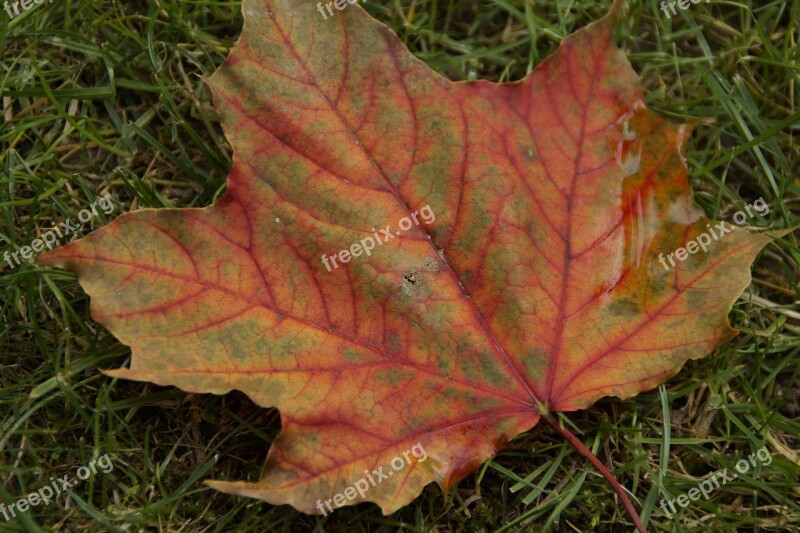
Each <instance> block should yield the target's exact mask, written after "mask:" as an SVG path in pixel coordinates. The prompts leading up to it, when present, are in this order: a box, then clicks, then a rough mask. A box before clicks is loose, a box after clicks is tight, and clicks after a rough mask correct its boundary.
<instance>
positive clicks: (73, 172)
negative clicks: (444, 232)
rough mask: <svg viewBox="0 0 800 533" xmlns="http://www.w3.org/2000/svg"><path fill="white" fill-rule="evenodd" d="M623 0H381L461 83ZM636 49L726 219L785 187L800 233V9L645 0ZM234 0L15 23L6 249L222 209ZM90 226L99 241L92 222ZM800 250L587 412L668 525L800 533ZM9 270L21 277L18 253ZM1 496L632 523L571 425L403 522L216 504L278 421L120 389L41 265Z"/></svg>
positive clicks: (5, 143) (298, 521) (3, 129)
mask: <svg viewBox="0 0 800 533" xmlns="http://www.w3.org/2000/svg"><path fill="white" fill-rule="evenodd" d="M609 3H610V2H609V1H608V0H587V1H582V2H577V1H567V0H558V1H540V2H535V3H534V2H532V1H526V0H417V1H415V2H412V1H410V0H396V1H395V0H393V1H387V2H383V3H379V2H376V1H370V2H368V3H367V4H368V5H367V9H368V10H369V12H370V13H371V14H372V15H374V16H375V17H377V18H378V19H380V20H382V21H385V22H386V23H387V24H388V25H389V26H390V27H392V28H393V29H394V30H395V31H396V32H397V33H398V34H399V35H400V37H401V38H402V39H403V41H404V42H405V43H406V44H407V45H408V46H409V48H410V49H411V50H412V51H413V52H414V53H415V54H416V55H417V56H418V57H420V58H421V59H422V60H424V61H425V62H426V63H428V64H429V65H430V66H431V67H433V68H435V69H437V70H438V71H440V72H442V73H443V74H445V75H446V76H448V77H450V78H451V79H455V80H465V79H490V80H495V81H509V80H517V79H520V78H521V77H522V76H524V75H525V74H526V73H527V72H528V71H529V70H530V69H532V68H533V67H534V66H535V65H537V64H538V63H539V62H540V61H542V60H543V59H544V58H545V57H547V55H548V54H549V53H550V52H551V51H553V50H554V49H555V48H556V47H557V46H558V43H559V42H560V40H561V39H562V38H563V37H564V36H566V35H567V34H569V33H570V32H571V31H573V30H575V29H577V28H579V27H582V26H583V25H585V24H587V23H588V22H590V21H591V20H595V19H596V18H598V17H599V16H600V15H601V14H602V13H604V12H605V11H606V10H607V8H608V6H609ZM632 4H635V5H633V6H632V7H631V9H630V11H629V16H628V17H627V18H626V21H625V24H624V27H623V28H622V29H621V30H620V42H621V43H622V45H623V46H624V48H625V49H626V51H627V52H628V54H629V57H630V59H631V61H632V63H633V64H634V67H635V68H636V70H637V71H638V72H639V73H640V75H641V78H642V82H643V84H644V87H645V92H646V98H647V103H648V105H649V106H651V107H652V108H654V109H656V110H658V111H659V112H661V113H663V114H664V115H666V116H668V117H671V118H674V119H675V120H677V121H690V122H693V123H695V124H696V125H697V126H696V129H695V133H694V135H693V138H692V141H691V145H690V149H689V150H688V153H687V157H688V162H689V166H690V170H691V172H690V175H691V183H692V186H693V188H694V190H695V191H696V198H697V200H698V202H699V203H700V204H701V205H702V206H703V208H704V209H705V210H706V212H707V213H708V214H709V215H710V216H712V217H715V218H719V217H725V216H730V215H731V214H732V213H733V212H734V211H736V210H737V209H740V208H742V207H743V206H744V205H745V204H746V203H751V202H753V201H754V200H755V199H757V198H759V197H763V198H764V199H765V200H766V201H767V203H768V204H769V205H770V206H771V207H772V209H771V211H770V213H769V215H768V216H766V217H762V218H759V219H758V220H757V224H758V225H759V226H763V227H773V228H795V227H797V226H798V224H799V223H800V216H799V215H800V195H799V194H798V190H799V189H800V187H799V186H800V181H799V180H798V169H800V144H799V143H797V142H796V137H795V136H796V135H797V134H798V133H800V131H799V130H800V111H798V105H797V104H798V95H797V87H796V85H797V81H798V79H800V67H798V65H799V64H800V61H799V60H800V52H799V51H798V50H799V49H798V47H797V38H798V28H800V24H799V23H800V0H786V1H764V0H760V1H758V2H756V1H755V0H741V1H714V2H712V3H710V4H708V3H705V2H701V3H699V4H698V5H694V4H691V3H690V4H689V5H690V7H689V9H687V10H685V11H681V12H680V13H679V15H678V16H676V17H673V18H672V19H671V20H667V19H666V18H665V17H664V16H663V14H662V13H661V11H660V10H659V6H658V3H657V2H655V1H652V0H646V1H644V2H642V3H639V2H632ZM239 7H240V3H239V2H236V1H227V2H223V1H212V0H194V1H175V2H164V1H161V0H153V1H150V2H142V1H133V2H121V1H109V0H83V1H77V2H76V1H73V0H55V1H54V2H53V3H52V4H50V3H47V2H45V3H44V4H42V5H35V4H34V8H33V9H31V10H30V11H28V12H26V13H24V14H23V15H20V16H19V17H15V18H14V19H13V20H9V18H8V16H7V15H6V14H5V13H4V12H1V11H0V24H2V26H0V46H2V50H3V55H2V69H0V93H1V94H2V110H0V112H2V117H3V118H2V126H0V167H1V168H2V174H1V175H0V185H1V186H0V238H2V245H1V247H0V253H2V252H4V251H12V252H13V251H16V250H19V248H20V247H22V246H24V245H28V244H29V243H31V241H33V240H34V239H35V238H37V237H38V236H40V235H41V234H42V233H43V232H45V231H47V230H48V228H50V227H51V226H53V225H56V224H59V223H61V222H63V221H65V220H67V219H72V220H76V219H77V217H78V213H79V211H80V210H81V209H83V208H85V207H86V206H87V205H88V204H90V203H92V202H94V201H95V200H96V199H97V198H98V197H99V196H102V195H103V194H105V193H107V192H110V193H111V194H112V195H113V197H114V198H115V199H116V210H115V212H114V213H112V214H111V215H110V216H105V215H103V214H101V215H100V216H98V217H96V218H94V219H93V220H92V221H91V223H90V224H86V225H85V226H86V227H83V228H81V229H80V230H79V231H78V232H76V233H75V234H73V236H80V235H83V234H85V233H87V232H89V231H90V230H91V228H94V227H99V226H102V225H104V224H106V223H108V222H109V220H110V219H111V218H113V217H114V216H116V215H118V214H119V213H121V212H126V211H133V210H136V209H141V208H145V207H166V206H179V207H190V206H204V205H208V204H210V203H211V202H213V201H214V199H215V198H217V197H218V196H219V195H220V194H221V193H222V192H223V191H224V188H225V177H226V175H227V171H228V169H229V167H230V163H231V161H230V150H229V148H228V145H227V143H226V141H225V139H224V137H223V135H222V133H221V130H220V128H219V125H218V123H217V120H216V117H215V113H214V110H213V108H212V106H211V103H210V94H209V90H208V88H207V87H206V86H205V85H204V83H203V81H202V78H201V77H202V76H208V75H210V74H211V73H212V72H213V71H214V70H215V68H216V67H217V66H218V65H219V64H220V63H221V62H222V60H223V59H224V58H225V56H226V54H227V52H228V51H229V50H230V48H231V46H232V44H233V43H234V41H235V39H236V36H237V35H238V32H239V31H240V29H241V24H242V20H241V16H240V14H239ZM90 226H91V227H90ZM798 259H800V250H798V247H797V240H796V234H795V233H790V234H788V235H787V236H786V237H784V238H782V239H779V240H777V241H776V242H775V243H774V244H772V245H770V246H769V247H768V248H767V249H766V250H765V251H764V252H763V253H762V254H761V256H760V257H759V259H758V260H757V261H756V263H755V264H754V266H753V283H752V285H751V286H750V288H749V289H748V290H747V291H746V293H745V295H744V296H743V297H742V298H741V300H740V301H739V302H738V303H737V304H736V305H735V306H734V309H733V311H732V312H731V321H732V323H733V324H734V326H735V327H737V328H739V329H740V330H741V333H740V334H739V336H738V337H736V338H735V339H734V340H732V341H731V342H729V343H727V344H726V345H725V346H723V347H722V348H720V349H719V350H717V351H716V352H715V353H714V354H712V355H711V356H709V357H707V358H705V359H702V360H699V361H695V362H691V363H689V364H687V365H686V367H685V368H684V369H683V370H682V371H681V372H680V374H678V375H677V376H676V377H674V378H673V379H671V380H669V381H668V382H667V383H665V384H664V385H663V386H661V387H659V388H658V389H656V390H653V391H650V392H648V393H645V394H641V395H640V396H638V397H636V398H634V399H631V400H628V401H624V402H623V401H618V400H614V399H606V400H603V401H600V402H598V403H597V404H596V405H594V406H593V407H592V408H591V409H589V410H587V411H582V412H578V413H571V414H570V415H569V417H568V419H567V418H565V419H564V420H565V421H566V423H567V424H568V425H571V426H572V429H573V431H574V432H575V433H576V434H578V435H579V436H580V438H581V439H582V440H583V441H584V442H585V443H586V444H587V446H589V447H590V448H591V449H593V451H594V452H595V453H596V454H597V455H598V456H599V457H600V459H601V460H602V461H603V462H604V463H605V464H606V465H608V466H609V467H610V468H611V469H612V470H613V472H614V473H615V474H616V476H617V478H618V479H619V480H620V482H621V483H622V484H623V486H625V487H627V489H628V490H629V491H630V492H631V493H632V494H633V495H634V498H635V500H634V501H635V504H636V506H637V508H639V509H640V510H641V516H642V518H643V520H645V522H646V523H647V524H648V528H649V529H650V530H653V531H691V530H701V529H702V530H709V531H734V530H739V531H800V503H798V501H800V489H798V486H800V485H799V484H800V456H799V455H798V453H800V452H798V449H800V405H799V404H800V320H799V319H800V311H799V310H798V305H797V303H798V277H799V276H800V269H799V268H798ZM3 264H4V265H5V263H3ZM0 291H1V292H0V294H2V296H1V298H2V300H0V311H1V312H2V322H0V343H1V344H0V502H4V503H6V504H10V503H11V502H12V501H13V500H15V499H16V498H19V497H21V496H23V495H25V494H27V493H29V492H32V491H35V490H37V489H39V488H40V487H42V486H44V485H45V484H47V483H48V482H49V481H48V480H49V478H50V477H61V476H64V475H74V473H75V471H76V469H77V468H78V467H80V466H81V465H88V464H89V462H90V461H91V460H92V459H94V458H96V457H98V456H99V455H102V454H103V453H108V454H109V456H110V457H111V458H112V461H113V465H114V469H113V471H111V472H110V473H109V474H105V475H103V474H98V475H96V476H93V477H91V478H90V479H89V480H87V481H86V482H84V483H82V484H81V485H80V486H78V487H76V488H75V489H74V490H73V492H72V493H71V498H68V499H61V500H59V501H58V502H57V503H51V504H50V505H48V506H46V507H42V506H39V507H37V508H35V509H33V510H32V511H30V512H27V513H24V514H20V515H18V517H17V518H16V519H14V520H11V521H10V522H5V521H4V520H3V519H2V516H1V515H0V531H56V530H69V531H76V530H90V531H145V530H147V531H176V530H182V531H227V530H236V531H320V532H321V531H354V530H355V531H394V530H407V531H540V530H550V531H587V530H594V531H621V530H623V529H624V524H627V523H629V522H628V520H627V518H626V516H625V515H624V511H623V510H622V507H621V505H619V502H618V501H617V500H616V499H615V497H614V495H613V493H612V492H611V490H610V488H609V486H608V484H607V483H606V482H605V481H604V480H603V479H602V477H600V476H599V475H598V474H597V473H596V472H595V471H594V470H593V469H592V468H591V465H589V464H588V463H587V462H586V461H585V460H584V459H583V458H582V457H580V456H579V455H578V454H577V453H576V452H575V451H574V450H573V449H572V448H571V447H569V445H568V444H567V443H566V442H564V441H563V439H561V438H560V437H559V436H558V435H557V434H556V433H555V432H554V431H553V430H551V429H550V428H549V427H547V425H545V424H541V425H539V426H538V427H536V428H535V429H534V430H532V431H531V432H529V433H528V434H526V435H523V436H521V437H520V438H518V439H516V440H515V441H514V442H513V443H512V444H511V445H510V446H508V447H507V448H506V450H505V451H503V452H502V453H500V454H499V455H498V456H497V457H496V458H495V459H494V460H492V461H490V462H488V463H486V464H485V465H484V466H483V467H482V468H481V469H480V470H479V471H478V472H476V473H475V474H473V475H472V476H470V477H468V478H467V479H465V480H464V481H462V482H461V483H460V484H459V485H458V486H457V487H456V488H455V489H454V490H453V491H451V493H449V494H447V495H444V496H443V495H442V494H441V492H440V491H439V490H438V488H436V487H434V486H432V485H431V486H428V487H427V488H426V489H425V491H424V492H423V494H422V495H421V496H420V497H419V498H418V499H417V500H416V501H415V502H413V503H412V504H411V505H409V506H407V507H406V508H404V509H402V510H401V511H400V512H398V513H396V514H394V515H392V516H388V517H383V516H381V514H380V512H379V510H378V508H377V507H376V506H374V505H372V504H365V505H359V506H357V507H348V508H345V509H341V510H339V511H337V512H336V513H334V514H333V515H332V516H330V517H327V518H322V517H312V516H306V515H302V514H299V513H297V512H295V511H294V510H293V509H291V508H289V507H286V506H281V507H273V506H270V505H267V504H264V503H261V502H257V501H254V500H250V499H243V498H236V497H229V496H226V495H223V494H219V493H216V492H214V491H212V490H210V489H208V488H206V487H205V486H204V485H202V483H201V481H202V480H203V479H207V478H217V479H244V478H247V479H256V478H257V477H259V468H260V465H261V463H262V461H263V459H264V457H265V455H266V450H267V448H268V446H269V444H270V443H271V442H272V440H273V439H274V438H275V436H276V435H277V433H278V431H279V429H280V428H279V417H278V415H277V413H276V412H275V411H274V410H264V409H260V408H257V407H255V406H254V405H253V404H252V403H250V402H249V400H247V398H246V397H244V396H243V395H241V394H236V393H233V394H229V395H227V396H223V397H217V396H206V395H192V394H186V393H183V392H181V391H179V390H176V389H173V388H161V387H156V386H154V385H149V384H140V383H132V382H125V381H117V380H114V379H111V378H108V377H106V376H104V375H103V374H102V373H101V370H102V369H107V368H115V367H119V366H124V365H126V364H127V363H128V362H129V361H128V358H129V351H128V349H127V348H126V347H125V346H123V345H121V344H120V343H119V342H117V341H116V340H115V339H114V338H113V337H112V336H111V335H110V334H109V333H108V332H107V331H105V329H104V328H103V327H101V326H99V325H98V324H96V323H94V322H93V321H92V320H91V319H90V317H89V306H88V298H87V297H86V295H85V294H84V293H83V292H82V291H81V290H80V288H79V287H78V284H77V282H76V280H75V278H74V276H72V275H71V274H68V273H65V272H61V271H54V270H47V269H42V268H38V267H35V266H33V265H31V264H28V263H25V264H23V265H22V266H20V267H17V268H14V269H10V268H8V266H7V265H6V266H5V268H4V270H3V271H2V272H0ZM764 445H766V446H767V448H768V449H769V450H770V451H771V453H772V457H773V460H772V462H771V463H770V464H769V465H764V464H761V463H759V465H758V466H756V467H754V468H752V469H751V470H750V472H749V473H748V474H747V475H742V476H740V477H739V478H738V479H736V480H735V481H733V482H730V483H728V484H726V485H724V486H723V487H721V488H719V489H717V490H715V491H714V492H713V493H712V494H711V495H710V497H709V499H707V500H704V499H701V500H698V501H697V502H694V503H692V505H691V506H689V507H688V508H686V509H683V510H681V511H680V512H679V513H678V514H677V516H674V517H672V518H669V517H667V516H666V515H665V513H664V512H663V511H662V509H661V508H660V507H659V501H660V500H661V499H662V498H665V497H670V498H674V497H676V496H677V495H679V494H684V493H687V492H688V491H689V490H690V489H691V488H693V487H695V486H696V485H697V483H699V482H700V480H701V479H702V478H703V477H704V476H706V475H707V474H708V473H711V472H716V471H720V470H722V469H724V468H728V470H729V471H731V472H733V471H734V470H733V468H734V466H735V464H736V462H737V461H738V460H739V459H741V458H743V457H746V456H747V455H749V454H751V453H754V452H755V451H756V450H758V449H759V448H761V447H762V446H764Z"/></svg>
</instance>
